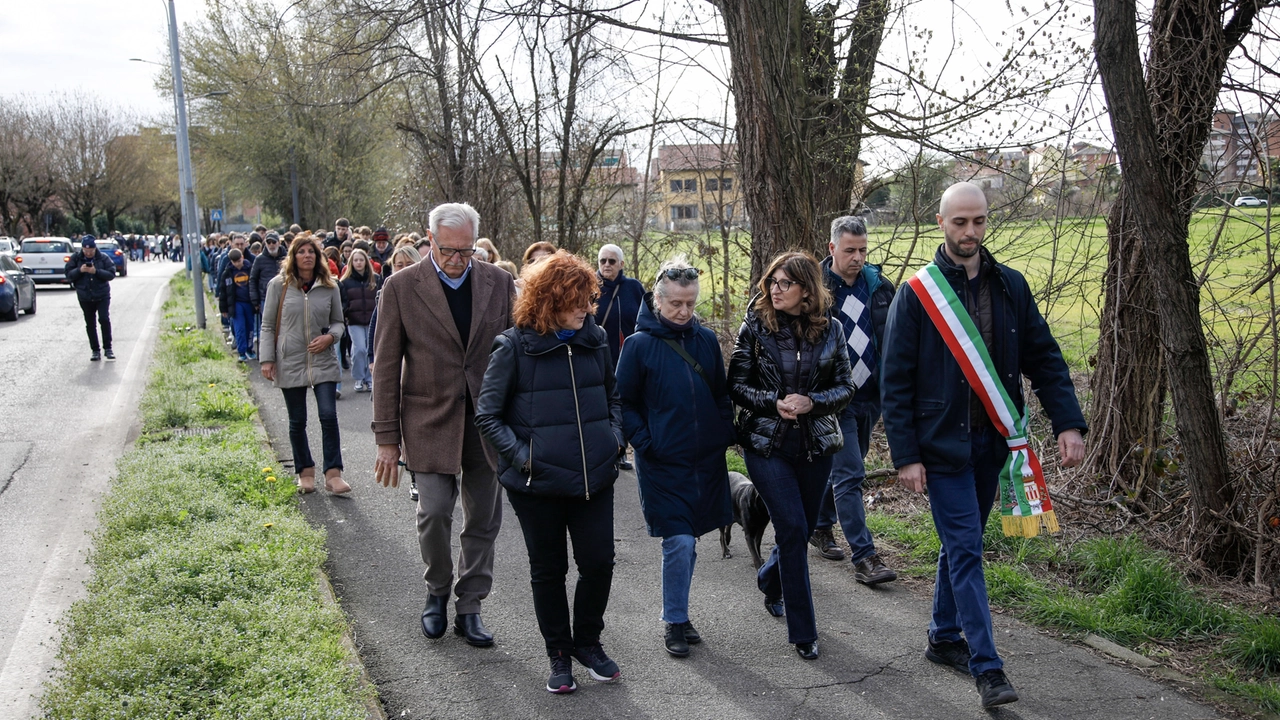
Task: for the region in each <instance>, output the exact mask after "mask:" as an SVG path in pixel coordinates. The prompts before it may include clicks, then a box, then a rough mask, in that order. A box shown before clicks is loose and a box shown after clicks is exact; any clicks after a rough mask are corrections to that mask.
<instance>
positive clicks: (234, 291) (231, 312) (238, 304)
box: [218, 248, 257, 362]
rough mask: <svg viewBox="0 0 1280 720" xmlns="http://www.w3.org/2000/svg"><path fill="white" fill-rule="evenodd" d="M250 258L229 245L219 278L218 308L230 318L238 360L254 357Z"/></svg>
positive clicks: (242, 360) (223, 314)
mask: <svg viewBox="0 0 1280 720" xmlns="http://www.w3.org/2000/svg"><path fill="white" fill-rule="evenodd" d="M249 270H250V267H249V261H248V260H246V259H245V256H244V254H243V253H241V252H240V250H238V249H236V248H231V252H229V253H227V267H226V268H225V269H224V270H223V271H222V277H220V278H218V285H219V286H221V287H222V295H221V296H220V297H219V298H218V309H219V310H220V311H221V312H222V317H224V318H227V319H229V320H230V321H231V334H232V336H233V337H234V338H235V340H236V352H238V353H239V354H240V362H245V361H247V360H254V359H256V358H257V356H256V355H254V353H253V300H252V299H251V296H250V292H249V277H250V275H249Z"/></svg>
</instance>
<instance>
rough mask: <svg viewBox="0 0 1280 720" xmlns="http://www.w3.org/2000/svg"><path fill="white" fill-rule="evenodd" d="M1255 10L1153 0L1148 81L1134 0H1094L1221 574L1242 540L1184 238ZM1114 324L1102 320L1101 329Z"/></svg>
mask: <svg viewBox="0 0 1280 720" xmlns="http://www.w3.org/2000/svg"><path fill="white" fill-rule="evenodd" d="M1257 10H1258V2H1257V0H1251V1H1250V2H1245V3H1242V4H1241V5H1239V6H1238V7H1237V10H1236V13H1235V15H1234V16H1233V17H1232V18H1231V20H1230V21H1229V22H1228V23H1227V25H1226V26H1225V27H1224V26H1222V25H1221V24H1220V21H1219V18H1220V17H1222V16H1223V7H1222V0H1186V1H1185V2H1183V1H1181V0H1157V1H1156V5H1155V8H1154V9H1153V12H1152V19H1151V25H1150V27H1151V28H1152V32H1151V36H1150V45H1151V48H1150V62H1149V66H1148V71H1149V78H1145V79H1144V77H1143V66H1142V58H1141V45H1140V43H1139V41H1138V31H1137V27H1138V18H1137V8H1136V6H1135V2H1134V0H1094V12H1095V17H1094V27H1095V41H1094V51H1095V54H1096V56H1097V61H1098V70H1099V74H1100V76H1101V78H1102V87H1103V91H1104V93H1105V95H1106V100H1107V107H1108V113H1109V114H1110V116H1111V125H1112V130H1113V133H1114V135H1115V141H1116V149H1117V151H1118V153H1119V156H1120V164H1121V166H1122V167H1123V168H1124V177H1123V181H1122V183H1123V184H1122V190H1121V192H1122V195H1123V196H1124V198H1125V204H1126V205H1129V206H1130V207H1129V210H1130V213H1129V214H1127V215H1126V216H1125V220H1124V222H1122V223H1121V226H1122V227H1125V228H1127V227H1128V226H1129V222H1128V220H1129V218H1132V223H1133V228H1134V230H1136V234H1137V236H1138V237H1139V238H1140V241H1139V246H1140V248H1139V252H1140V254H1141V256H1142V257H1144V258H1145V262H1144V263H1142V265H1143V266H1145V268H1146V271H1147V272H1148V273H1149V279H1150V283H1151V286H1152V288H1153V289H1154V291H1155V298H1156V304H1155V307H1156V308H1157V311H1158V317H1159V323H1158V326H1159V339H1160V346H1161V350H1162V352H1163V355H1164V362H1165V367H1166V368H1167V372H1168V378H1169V387H1170V390H1171V395H1172V398H1173V407H1174V414H1175V416H1176V419H1177V429H1178V437H1179V440H1180V442H1181V443H1182V449H1183V452H1184V455H1185V459H1186V464H1185V467H1186V474H1187V483H1188V486H1189V488H1190V491H1191V509H1192V521H1193V523H1194V524H1195V526H1196V529H1197V539H1198V540H1199V541H1200V543H1201V544H1200V550H1201V555H1200V557H1201V559H1202V560H1203V561H1204V562H1205V563H1206V564H1207V565H1209V566H1210V567H1212V568H1213V569H1215V570H1217V571H1218V572H1222V573H1235V572H1237V571H1238V570H1239V569H1240V568H1241V567H1242V566H1243V563H1244V561H1245V558H1246V557H1247V555H1248V553H1249V544H1248V542H1247V540H1246V539H1245V538H1243V537H1242V536H1241V535H1240V533H1239V531H1238V530H1237V529H1236V527H1235V525H1234V524H1233V523H1232V522H1231V521H1232V520H1236V519H1237V518H1238V517H1239V516H1240V515H1241V513H1240V510H1239V508H1238V507H1237V506H1236V503H1235V486H1234V484H1233V482H1232V478H1231V474H1230V469H1229V467H1228V464H1227V452H1226V443H1225V441H1224V438H1223V434H1222V423H1221V418H1220V417H1219V416H1218V411H1217V407H1216V405H1215V403H1214V390H1213V378H1212V375H1211V373H1210V366H1209V353H1208V348H1207V347H1206V344H1205V339H1204V330H1203V328H1202V327H1201V321H1200V308H1199V288H1198V286H1197V285H1196V283H1195V278H1194V275H1193V274H1192V269H1191V254H1190V248H1189V246H1188V244H1187V234H1188V227H1189V223H1190V218H1191V199H1192V195H1193V192H1194V189H1195V182H1196V170H1197V168H1198V160H1199V157H1200V152H1201V150H1202V148H1203V147H1204V143H1205V140H1206V139H1207V138H1208V134H1209V125H1210V122H1211V120H1212V116H1213V110H1214V104H1215V102H1216V100H1217V94H1218V89H1219V88H1220V86H1221V78H1222V73H1223V71H1224V70H1225V68H1226V61H1227V58H1228V56H1229V55H1230V53H1231V50H1232V49H1233V48H1234V47H1235V46H1236V45H1237V44H1238V43H1239V41H1240V39H1241V38H1242V37H1243V35H1244V34H1245V33H1246V32H1247V31H1248V29H1249V27H1250V25H1251V24H1252V19H1253V16H1254V15H1255V14H1256V13H1257ZM1127 270H1128V272H1129V273H1131V274H1132V273H1134V272H1135V271H1140V270H1141V267H1133V266H1130V267H1128V268H1127ZM1125 281H1126V278H1124V277H1118V278H1117V282H1116V284H1115V285H1114V286H1113V288H1112V289H1114V290H1120V289H1123V288H1125ZM1109 331H1110V328H1107V327H1105V326H1104V334H1107V333H1108V332H1109ZM1156 400H1157V399H1156V398H1151V399H1150V400H1149V402H1155V401H1156ZM1136 409H1138V410H1140V411H1141V410H1146V411H1150V407H1147V408H1136Z"/></svg>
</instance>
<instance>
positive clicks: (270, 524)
mask: <svg viewBox="0 0 1280 720" xmlns="http://www.w3.org/2000/svg"><path fill="white" fill-rule="evenodd" d="M272 525H275V523H262V527H264V528H269V527H271V526H272Z"/></svg>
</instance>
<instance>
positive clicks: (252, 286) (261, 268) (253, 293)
mask: <svg viewBox="0 0 1280 720" xmlns="http://www.w3.org/2000/svg"><path fill="white" fill-rule="evenodd" d="M278 252H279V253H280V255H279V256H278V257H271V253H269V252H267V251H266V250H263V251H262V254H261V255H259V256H258V257H256V258H254V260H253V269H251V270H250V271H249V301H250V302H252V303H253V307H254V309H255V310H261V309H262V301H263V300H265V299H266V298H267V284H268V283H270V282H271V278H273V277H275V276H277V275H279V274H280V263H281V262H283V261H284V253H285V250H284V246H283V245H281V246H280V249H279V250H278Z"/></svg>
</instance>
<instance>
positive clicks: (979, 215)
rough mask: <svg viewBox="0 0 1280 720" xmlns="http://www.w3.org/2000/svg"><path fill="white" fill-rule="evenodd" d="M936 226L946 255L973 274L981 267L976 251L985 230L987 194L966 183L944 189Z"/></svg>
mask: <svg viewBox="0 0 1280 720" xmlns="http://www.w3.org/2000/svg"><path fill="white" fill-rule="evenodd" d="M938 227H940V228H942V236H943V248H944V250H945V251H946V253H947V255H948V256H949V257H950V258H951V260H952V261H953V262H955V263H957V264H959V265H963V266H964V267H965V268H966V269H967V270H968V271H969V277H971V278H972V277H975V276H976V275H977V274H978V269H979V267H980V266H981V257H980V256H979V254H978V251H979V249H981V247H982V239H983V238H984V237H985V236H986V233H987V196H986V195H984V194H983V193H982V188H980V187H978V186H977V185H974V184H973V183H969V182H959V183H956V184H955V185H952V186H951V187H949V188H947V191H946V192H944V193H942V201H941V202H940V203H939V204H938Z"/></svg>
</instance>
